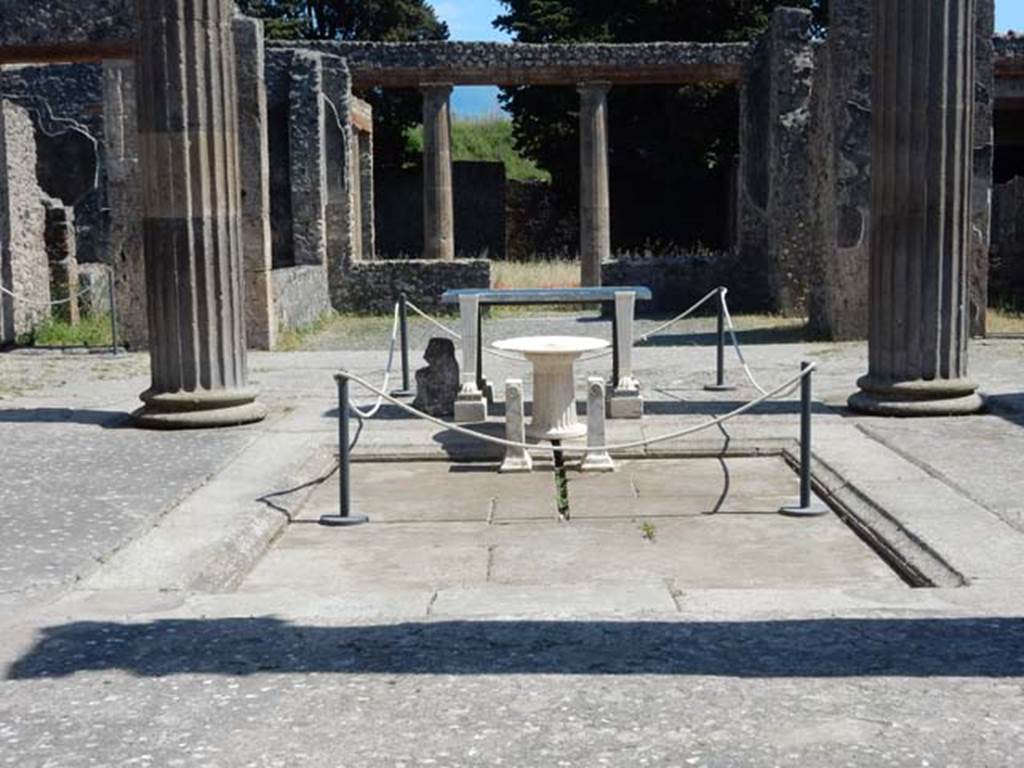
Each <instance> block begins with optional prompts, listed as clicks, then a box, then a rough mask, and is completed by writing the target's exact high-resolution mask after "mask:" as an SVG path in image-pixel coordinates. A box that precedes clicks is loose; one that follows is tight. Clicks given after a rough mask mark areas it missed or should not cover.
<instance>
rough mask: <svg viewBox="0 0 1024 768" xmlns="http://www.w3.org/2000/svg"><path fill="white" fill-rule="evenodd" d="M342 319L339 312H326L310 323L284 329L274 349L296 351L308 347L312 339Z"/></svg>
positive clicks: (278, 336)
mask: <svg viewBox="0 0 1024 768" xmlns="http://www.w3.org/2000/svg"><path fill="white" fill-rule="evenodd" d="M341 320H342V316H341V315H339V314H338V313H337V312H325V313H324V314H322V315H320V317H318V318H317V319H316V320H315V321H314V322H312V323H309V324H308V325H304V326H301V327H300V328H289V329H288V330H287V331H282V332H281V333H279V334H278V335H277V344H276V345H275V346H274V351H275V352H295V351H296V350H299V349H308V347H309V341H310V340H311V339H313V338H315V337H317V336H319V335H320V334H322V333H326V332H327V331H329V330H331V329H332V328H334V327H335V326H336V325H337V324H338V323H339V322H340V321H341Z"/></svg>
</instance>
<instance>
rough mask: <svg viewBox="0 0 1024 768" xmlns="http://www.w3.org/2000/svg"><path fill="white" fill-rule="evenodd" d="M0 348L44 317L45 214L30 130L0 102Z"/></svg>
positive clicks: (26, 120)
mask: <svg viewBox="0 0 1024 768" xmlns="http://www.w3.org/2000/svg"><path fill="white" fill-rule="evenodd" d="M0 285H2V286H3V287H4V288H5V289H6V290H7V291H10V292H12V293H14V294H16V295H17V296H18V297H20V298H21V299H23V301H18V300H15V299H14V298H12V297H11V296H9V295H7V294H6V293H3V294H0V344H11V343H13V342H14V341H15V340H16V339H17V338H18V336H20V335H21V334H23V333H28V332H29V331H31V330H32V329H34V328H35V327H36V325H38V324H39V322H40V321H42V320H43V319H44V318H47V317H49V316H50V308H49V301H50V276H49V265H48V263H47V257H46V209H45V208H44V206H43V192H42V190H41V189H40V188H39V185H38V184H37V183H36V144H35V129H34V128H33V126H32V119H31V118H30V117H29V113H28V112H27V111H26V110H24V109H23V108H21V107H19V106H17V105H16V104H13V103H12V102H9V101H4V100H0Z"/></svg>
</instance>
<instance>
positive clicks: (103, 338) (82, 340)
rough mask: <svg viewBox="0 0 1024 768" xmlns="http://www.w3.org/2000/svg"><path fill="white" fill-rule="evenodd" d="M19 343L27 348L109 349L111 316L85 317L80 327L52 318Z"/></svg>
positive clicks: (22, 338) (23, 337)
mask: <svg viewBox="0 0 1024 768" xmlns="http://www.w3.org/2000/svg"><path fill="white" fill-rule="evenodd" d="M18 343H19V344H20V345H22V346H27V347H109V346H110V344H111V336H110V315H94V316H92V317H83V318H82V319H81V321H80V322H79V323H78V325H71V324H70V323H68V322H66V321H64V320H56V319H53V318H50V319H49V320H44V321H43V322H42V323H41V324H40V325H39V326H38V327H37V328H36V329H35V330H34V331H32V332H31V333H27V334H25V335H23V336H22V337H20V338H19V339H18Z"/></svg>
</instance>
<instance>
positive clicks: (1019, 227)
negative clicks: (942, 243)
mask: <svg viewBox="0 0 1024 768" xmlns="http://www.w3.org/2000/svg"><path fill="white" fill-rule="evenodd" d="M990 266H991V272H990V275H989V301H990V304H991V305H992V306H996V307H1006V308H1010V309H1015V310H1021V309H1024V177H1017V178H1015V179H1013V180H1012V181H1009V182H1007V183H1005V184H997V185H996V186H995V187H994V188H993V190H992V252H991V265H990Z"/></svg>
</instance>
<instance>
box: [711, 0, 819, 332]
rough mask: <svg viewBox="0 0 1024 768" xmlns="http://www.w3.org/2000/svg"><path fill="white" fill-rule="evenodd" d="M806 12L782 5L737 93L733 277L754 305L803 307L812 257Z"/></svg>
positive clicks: (785, 309) (810, 68)
mask: <svg viewBox="0 0 1024 768" xmlns="http://www.w3.org/2000/svg"><path fill="white" fill-rule="evenodd" d="M813 79H814V41H813V35H812V28H811V14H810V12H809V11H803V10H797V9H793V8H777V9H776V10H775V12H774V13H773V15H772V22H771V25H770V27H769V29H768V32H767V33H766V34H765V36H764V37H763V38H762V39H761V40H760V41H759V42H758V43H757V45H756V46H755V48H754V50H753V52H752V54H751V57H750V59H749V62H748V65H747V70H746V77H745V78H744V82H743V86H742V88H741V94H740V172H739V183H740V189H739V224H738V226H739V233H738V243H739V252H740V257H741V258H740V262H739V264H738V272H737V274H736V275H734V277H733V279H732V280H731V281H730V285H731V286H733V287H734V290H735V291H736V294H737V297H742V300H743V303H744V305H745V306H748V307H750V308H751V309H755V308H757V309H766V310H771V311H776V312H782V313H784V314H800V313H802V312H804V311H805V306H806V294H807V284H808V271H809V268H810V264H811V262H812V247H813V227H812V226H811V222H812V221H813V218H814V217H813V215H812V211H813V209H814V204H813V189H812V177H811V170H810V163H811V153H810V147H811V128H812V119H811V108H812V95H813V88H812V85H813Z"/></svg>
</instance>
